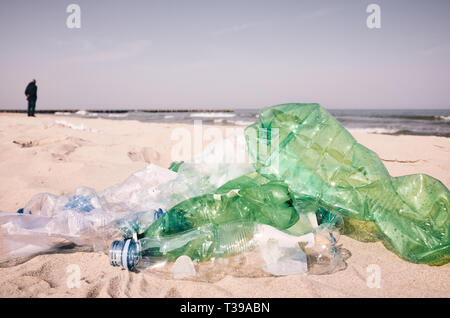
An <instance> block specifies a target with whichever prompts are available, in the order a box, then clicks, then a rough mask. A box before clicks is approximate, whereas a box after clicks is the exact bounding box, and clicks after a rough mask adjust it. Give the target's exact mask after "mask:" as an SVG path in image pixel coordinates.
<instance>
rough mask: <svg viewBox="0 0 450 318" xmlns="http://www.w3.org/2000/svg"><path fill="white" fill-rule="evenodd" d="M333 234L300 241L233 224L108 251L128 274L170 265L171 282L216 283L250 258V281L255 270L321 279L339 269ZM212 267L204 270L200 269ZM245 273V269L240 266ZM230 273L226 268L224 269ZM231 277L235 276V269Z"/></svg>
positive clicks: (118, 243) (325, 231)
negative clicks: (236, 261) (238, 259)
mask: <svg viewBox="0 0 450 318" xmlns="http://www.w3.org/2000/svg"><path fill="white" fill-rule="evenodd" d="M335 236H336V232H334V234H333V232H332V231H330V229H328V228H326V227H321V228H318V229H317V231H316V232H315V233H308V234H305V235H302V236H295V235H291V234H287V233H285V232H282V231H280V230H277V229H276V228H274V227H272V226H269V225H265V224H258V223H255V222H231V223H227V224H225V225H212V224H208V225H203V226H200V227H198V228H196V229H191V230H188V231H185V232H182V233H177V234H174V235H165V236H153V237H143V238H141V239H139V240H137V241H135V240H133V239H129V240H125V241H114V242H113V243H112V244H111V248H110V252H109V254H110V261H111V264H112V265H113V266H121V267H123V268H125V269H128V270H134V269H152V270H153V271H156V270H157V269H161V268H163V267H167V263H168V262H173V261H175V263H173V264H171V266H172V269H171V272H172V273H173V275H174V277H175V278H184V277H190V278H191V279H200V280H201V279H205V277H206V279H207V280H208V279H209V280H210V279H214V277H213V276H214V274H215V275H220V274H223V273H224V272H226V271H227V269H228V270H229V269H230V266H229V265H228V264H229V263H230V262H229V258H230V257H232V256H236V255H241V254H243V253H246V252H250V251H253V250H256V253H253V270H254V271H255V272H254V273H253V276H258V275H257V274H255V273H256V272H257V271H258V270H263V271H264V272H266V274H267V273H268V274H272V275H291V274H306V273H310V274H324V273H330V272H333V271H334V270H336V269H338V268H339V266H340V265H343V263H344V262H343V259H342V257H341V254H340V253H339V251H338V249H337V248H336V238H335ZM205 261H210V263H209V264H211V262H212V263H214V265H213V266H212V267H211V266H208V265H206V266H205V267H202V264H204V263H205V264H208V263H207V262H205ZM242 266H246V267H248V268H247V269H246V270H247V271H248V270H250V269H251V268H250V266H249V264H241V267H242ZM227 267H228V268H227ZM232 269H233V271H232V272H230V274H233V272H235V271H236V270H237V267H236V266H234V267H233V268H232Z"/></svg>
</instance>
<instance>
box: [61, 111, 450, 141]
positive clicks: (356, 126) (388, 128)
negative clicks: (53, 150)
mask: <svg viewBox="0 0 450 318" xmlns="http://www.w3.org/2000/svg"><path fill="white" fill-rule="evenodd" d="M258 111H259V110H258V109H236V110H208V111H199V110H194V111H192V110H190V111H181V110H173V111H168V110H101V111H87V110H79V111H70V112H68V111H56V112H55V115H57V116H61V117H82V118H107V119H113V120H137V121H141V122H151V123H187V124H192V123H194V121H195V120H201V121H202V124H204V125H234V126H248V125H250V124H252V123H254V122H255V121H257V119H258ZM328 111H329V112H330V113H331V114H332V115H333V116H334V117H335V118H336V119H337V120H338V121H340V122H341V123H342V125H343V126H344V127H345V128H347V129H351V130H355V131H362V132H368V133H374V134H387V135H419V136H441V137H450V109H424V110H418V109H402V110H396V109H328Z"/></svg>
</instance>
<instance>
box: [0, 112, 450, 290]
mask: <svg viewBox="0 0 450 318" xmlns="http://www.w3.org/2000/svg"><path fill="white" fill-rule="evenodd" d="M37 116H38V117H36V118H27V117H26V115H24V114H5V113H3V114H0V150H1V151H0V179H1V182H0V210H1V211H5V212H14V211H16V210H17V209H19V208H22V207H23V206H24V205H25V204H26V203H27V202H28V201H29V200H30V199H31V198H32V196H34V195H35V194H37V193H40V192H50V193H53V194H56V195H63V194H68V193H71V192H73V190H74V189H75V188H76V187H78V186H82V185H83V186H88V187H91V188H94V189H95V190H97V191H101V190H103V189H105V188H107V187H109V186H111V185H113V184H116V183H120V182H122V181H123V180H124V179H126V178H127V177H128V176H129V175H130V174H132V173H133V172H135V171H138V170H140V169H142V168H144V167H145V166H146V165H148V164H149V163H154V164H157V165H160V166H163V167H168V166H169V164H170V162H171V149H172V146H173V145H174V143H176V142H177V141H174V140H171V136H172V132H173V129H174V128H175V127H183V128H186V129H189V130H191V129H192V126H191V125H186V124H154V123H142V122H137V121H125V120H124V121H119V120H116V121H115V120H107V119H85V118H84V119H82V118H68V117H62V116H53V115H40V114H38V115H37ZM55 121H59V124H58V123H57V122H55ZM68 124H72V125H75V126H73V127H72V128H70V127H69V126H68ZM74 128H75V129H74ZM77 128H78V129H77ZM80 128H82V129H84V130H79V129H80ZM222 129H225V128H224V127H223V128H222ZM353 135H354V136H355V138H356V139H357V140H358V142H360V143H361V144H363V145H365V146H366V147H368V148H370V149H372V150H374V151H375V152H376V153H378V155H379V156H380V157H381V158H382V159H383V162H384V163H385V165H386V167H387V168H388V170H389V172H390V173H391V174H392V175H393V176H400V175H404V174H414V173H426V174H429V175H431V176H433V177H435V178H438V179H439V180H441V181H442V182H443V183H444V184H445V185H446V186H447V187H449V186H450V160H449V158H450V138H441V137H429V136H426V137H425V136H388V135H375V134H366V133H361V132H353ZM186 159H188V158H186ZM0 239H1V238H0ZM339 242H340V243H341V244H342V245H343V247H344V248H346V249H348V250H349V251H350V252H351V254H352V256H351V257H350V258H349V259H348V260H347V264H348V266H347V268H346V269H345V270H343V271H339V272H336V273H334V274H331V275H322V276H314V275H309V276H306V275H293V276H285V277H263V278H246V277H245V278H237V277H232V276H226V277H224V278H223V279H221V280H219V281H217V282H214V283H204V282H193V281H188V280H171V279H163V278H161V277H159V276H156V275H154V274H152V273H151V272H149V271H142V272H140V273H132V272H128V271H125V270H120V269H118V268H115V267H112V266H110V265H109V259H108V256H107V255H105V254H102V253H85V252H76V253H69V254H51V255H40V256H37V257H34V258H32V259H31V260H29V261H27V262H25V263H22V264H20V265H16V266H13V267H7V268H0V297H450V288H449V287H450V264H447V265H444V266H440V267H432V266H428V265H417V264H412V263H408V262H406V261H404V260H402V259H400V258H399V257H398V256H396V255H395V254H393V253H392V252H390V251H388V250H387V249H386V248H385V247H384V246H383V245H382V244H381V243H380V242H378V243H361V242H358V241H355V240H353V239H351V238H348V237H345V236H341V239H340V241H339ZM73 264H75V265H77V266H79V268H80V279H81V283H80V286H79V287H73V288H69V287H68V283H67V282H68V280H69V278H70V275H71V268H73V267H71V265H73ZM372 264H375V265H377V266H379V267H378V268H379V270H380V272H379V273H380V285H379V288H370V286H372V285H371V284H370V282H371V281H372V277H373V275H374V271H373V269H374V267H373V265H372ZM370 265H372V266H370ZM368 281H369V284H368V283H367V282H368ZM69 285H70V284H69ZM372 287H373V286H372Z"/></svg>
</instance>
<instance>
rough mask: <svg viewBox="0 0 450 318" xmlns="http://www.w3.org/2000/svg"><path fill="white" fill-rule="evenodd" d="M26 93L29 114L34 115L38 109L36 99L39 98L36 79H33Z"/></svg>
mask: <svg viewBox="0 0 450 318" xmlns="http://www.w3.org/2000/svg"><path fill="white" fill-rule="evenodd" d="M25 95H26V96H27V100H28V116H32V117H35V116H34V111H35V109H36V100H37V86H36V80H35V79H34V80H32V81H31V82H30V83H29V84H28V85H27V88H26V89H25Z"/></svg>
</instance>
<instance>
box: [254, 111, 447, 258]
mask: <svg viewBox="0 0 450 318" xmlns="http://www.w3.org/2000/svg"><path fill="white" fill-rule="evenodd" d="M245 134H246V138H247V145H248V147H249V156H250V158H251V159H252V161H253V162H254V164H255V167H256V170H257V172H258V173H259V174H261V176H263V177H268V176H270V177H275V178H276V179H278V180H280V181H283V182H285V183H286V184H287V185H288V186H289V189H290V191H292V193H293V195H294V197H295V200H296V201H297V202H301V205H302V206H303V209H304V210H315V211H317V210H318V209H320V208H323V209H325V210H327V211H330V212H333V213H335V214H340V215H342V216H344V217H346V218H349V219H351V220H356V221H359V222H353V224H352V226H351V227H350V228H349V227H347V229H346V230H349V229H351V228H352V230H356V231H357V232H358V233H357V235H355V236H354V237H356V238H357V237H358V236H362V237H363V238H364V239H374V238H377V237H379V236H381V237H382V238H383V239H384V243H385V245H387V246H388V247H389V248H391V249H392V250H393V251H395V253H397V254H398V255H400V256H401V257H403V258H405V259H407V260H409V261H411V262H414V263H427V264H432V265H439V264H445V263H448V262H449V261H450V192H449V190H448V189H447V188H446V187H445V186H444V185H443V184H442V183H441V182H440V181H439V180H436V179H434V178H432V177H430V176H428V175H424V174H415V175H408V176H402V177H391V176H390V175H389V173H388V171H387V169H386V168H385V166H384V165H383V163H382V162H381V160H380V158H379V157H378V156H377V155H376V153H374V152H373V151H371V150H369V149H367V148H366V147H364V146H362V145H361V144H359V143H357V142H356V140H355V139H354V138H353V137H352V135H351V134H350V133H349V132H348V131H347V130H346V129H345V128H344V127H343V126H342V125H341V124H340V123H339V122H338V121H337V120H336V119H335V118H333V116H331V115H330V114H329V113H328V112H327V111H326V110H325V109H324V108H322V107H321V106H320V105H319V104H283V105H276V106H272V107H268V108H264V109H263V110H261V111H260V113H259V119H258V121H257V122H256V123H255V124H253V125H250V126H249V127H247V128H246V131H245ZM377 232H379V233H377Z"/></svg>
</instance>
